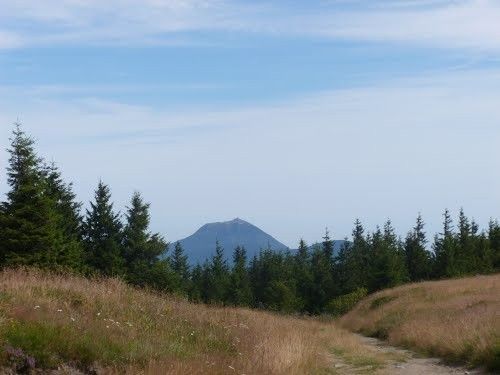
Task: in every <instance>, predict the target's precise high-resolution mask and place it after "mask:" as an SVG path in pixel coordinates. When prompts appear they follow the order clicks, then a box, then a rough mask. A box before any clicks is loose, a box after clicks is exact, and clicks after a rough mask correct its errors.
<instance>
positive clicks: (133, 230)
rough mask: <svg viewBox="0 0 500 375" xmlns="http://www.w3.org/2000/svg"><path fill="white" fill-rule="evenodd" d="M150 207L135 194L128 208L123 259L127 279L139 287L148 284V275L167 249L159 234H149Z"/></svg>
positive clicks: (124, 231)
mask: <svg viewBox="0 0 500 375" xmlns="http://www.w3.org/2000/svg"><path fill="white" fill-rule="evenodd" d="M149 207H150V205H149V203H145V202H144V201H143V199H142V197H141V195H140V193H138V192H135V193H134V194H133V196H132V199H131V202H130V207H128V208H127V213H126V220H127V223H126V225H125V228H124V230H123V257H124V259H125V264H126V267H127V279H128V280H129V281H131V282H132V283H134V284H137V285H145V284H146V282H147V278H148V277H147V274H148V273H149V272H150V271H151V270H152V269H153V266H154V265H155V264H156V263H157V262H158V257H159V256H160V255H161V254H162V253H164V252H165V250H166V248H167V244H166V243H165V241H164V240H163V238H162V237H161V236H160V235H159V234H158V233H155V234H151V233H150V232H149V223H150V215H149ZM168 272H170V270H168Z"/></svg>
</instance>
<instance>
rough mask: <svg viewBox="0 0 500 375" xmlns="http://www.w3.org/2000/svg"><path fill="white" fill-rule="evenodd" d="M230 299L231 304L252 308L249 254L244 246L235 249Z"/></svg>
mask: <svg viewBox="0 0 500 375" xmlns="http://www.w3.org/2000/svg"><path fill="white" fill-rule="evenodd" d="M228 298H229V302H230V303H231V304H233V305H235V306H250V305H251V303H252V290H251V288H250V278H249V276H248V270H247V252H246V250H245V248H244V247H242V246H237V247H236V248H235V249H234V253H233V268H232V270H231V281H230V284H229V296H228Z"/></svg>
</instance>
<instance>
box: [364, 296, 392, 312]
mask: <svg viewBox="0 0 500 375" xmlns="http://www.w3.org/2000/svg"><path fill="white" fill-rule="evenodd" d="M396 298H397V297H396V296H382V297H378V298H375V299H374V300H373V301H372V302H371V303H370V309H371V310H375V309H378V308H379V307H380V306H383V305H385V304H387V303H389V302H391V301H394V300H395V299H396Z"/></svg>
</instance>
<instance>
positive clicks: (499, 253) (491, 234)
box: [488, 219, 500, 271]
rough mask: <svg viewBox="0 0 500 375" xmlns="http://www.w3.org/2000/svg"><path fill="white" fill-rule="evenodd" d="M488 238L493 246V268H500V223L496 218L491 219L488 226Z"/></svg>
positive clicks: (491, 246)
mask: <svg viewBox="0 0 500 375" xmlns="http://www.w3.org/2000/svg"><path fill="white" fill-rule="evenodd" d="M488 239H489V242H490V248H491V259H492V266H493V269H494V270H496V271H498V270H500V224H499V223H498V221H496V220H493V219H492V220H490V223H489V226H488Z"/></svg>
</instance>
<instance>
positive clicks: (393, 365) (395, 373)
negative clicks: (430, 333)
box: [334, 335, 485, 375]
mask: <svg viewBox="0 0 500 375" xmlns="http://www.w3.org/2000/svg"><path fill="white" fill-rule="evenodd" d="M358 337H359V339H360V340H361V342H362V343H363V344H365V345H367V346H369V347H370V348H371V349H373V350H374V351H375V352H377V353H379V354H381V355H382V356H383V357H384V358H386V365H385V366H384V367H383V368H381V369H378V370H376V371H374V369H373V368H370V367H353V366H352V365H350V364H348V363H346V362H344V361H342V359H340V358H336V360H335V364H334V370H335V371H334V373H338V374H362V373H364V374H371V373H376V374H388V375H403V374H404V375H434V374H436V375H442V374H464V375H466V374H468V375H479V374H481V375H483V374H485V372H484V371H482V370H477V369H475V370H469V369H466V368H464V367H453V366H448V365H446V364H443V363H442V362H441V360H439V359H437V358H421V357H418V356H417V355H416V354H415V353H413V352H411V351H408V350H404V349H399V348H396V347H393V346H390V345H387V344H386V343H384V342H383V341H380V340H377V339H375V338H371V337H365V336H361V335H358Z"/></svg>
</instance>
